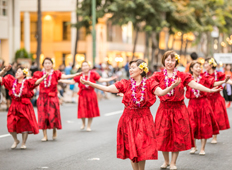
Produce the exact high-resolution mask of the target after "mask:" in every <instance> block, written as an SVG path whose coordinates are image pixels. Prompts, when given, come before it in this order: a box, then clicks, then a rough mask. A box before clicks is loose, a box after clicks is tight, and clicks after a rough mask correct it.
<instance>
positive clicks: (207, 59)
mask: <svg viewBox="0 0 232 170" xmlns="http://www.w3.org/2000/svg"><path fill="white" fill-rule="evenodd" d="M212 58H213V57H212ZM210 59H211V58H206V59H205V61H207V62H208V63H209V60H210ZM213 59H214V58H213ZM214 61H215V63H217V61H216V60H215V59H214ZM211 65H212V64H211ZM216 68H217V66H216V67H214V66H213V65H212V69H213V70H215V69H216Z"/></svg>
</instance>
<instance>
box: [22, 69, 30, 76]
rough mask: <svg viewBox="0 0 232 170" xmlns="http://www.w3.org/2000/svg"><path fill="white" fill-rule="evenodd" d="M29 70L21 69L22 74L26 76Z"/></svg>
mask: <svg viewBox="0 0 232 170" xmlns="http://www.w3.org/2000/svg"><path fill="white" fill-rule="evenodd" d="M28 73H29V71H28V69H27V68H25V69H23V74H25V75H26V76H27V75H28Z"/></svg>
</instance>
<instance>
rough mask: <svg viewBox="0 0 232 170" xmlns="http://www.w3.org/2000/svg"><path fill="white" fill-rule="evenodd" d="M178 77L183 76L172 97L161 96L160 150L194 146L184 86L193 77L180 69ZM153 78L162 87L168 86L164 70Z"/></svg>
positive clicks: (158, 144)
mask: <svg viewBox="0 0 232 170" xmlns="http://www.w3.org/2000/svg"><path fill="white" fill-rule="evenodd" d="M177 77H179V78H181V83H180V84H179V85H178V86H177V87H175V92H174V94H173V95H172V96H170V97H169V96H168V95H165V96H159V98H160V101H161V102H160V106H159V108H158V110H157V113H156V118H155V130H156V139H157V147H158V150H159V151H164V152H178V151H184V150H188V149H191V147H193V146H194V140H193V139H194V137H193V131H192V129H191V126H190V120H189V114H188V110H187V108H186V106H185V103H184V87H185V86H187V85H188V83H189V82H190V81H192V80H193V79H192V77H191V75H190V74H189V73H183V72H179V71H177ZM151 78H152V79H154V81H157V82H159V83H160V88H162V89H165V88H166V84H165V81H164V79H165V76H164V72H163V71H161V72H156V73H154V74H153V76H152V77H151ZM170 82H171V78H170ZM170 85H171V84H169V86H170Z"/></svg>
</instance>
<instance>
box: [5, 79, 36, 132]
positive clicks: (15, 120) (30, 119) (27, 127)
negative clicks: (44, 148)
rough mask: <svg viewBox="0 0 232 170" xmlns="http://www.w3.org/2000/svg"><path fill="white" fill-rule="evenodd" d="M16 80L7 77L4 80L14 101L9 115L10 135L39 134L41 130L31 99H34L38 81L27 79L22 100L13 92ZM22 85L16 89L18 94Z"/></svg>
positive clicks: (18, 85) (8, 126) (19, 84)
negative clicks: (34, 90)
mask: <svg viewBox="0 0 232 170" xmlns="http://www.w3.org/2000/svg"><path fill="white" fill-rule="evenodd" d="M14 81H15V78H14V77H13V76H11V75H7V76H5V77H4V78H2V84H3V85H4V86H5V88H6V89H7V90H9V95H10V97H11V99H12V103H11V105H10V108H9V111H8V114H7V128H8V131H9V133H12V132H16V133H23V132H28V133H29V134H32V133H33V134H38V133H39V128H38V124H37V121H36V117H35V112H34V109H33V106H32V104H31V101H30V98H32V97H33V95H34V92H33V89H34V88H35V82H36V79H26V81H25V82H24V85H23V87H24V88H23V91H22V95H21V97H20V98H18V97H15V96H14V94H13V92H12V87H13V83H14ZM20 87H21V83H18V84H17V86H16V89H15V92H16V94H19V92H20Z"/></svg>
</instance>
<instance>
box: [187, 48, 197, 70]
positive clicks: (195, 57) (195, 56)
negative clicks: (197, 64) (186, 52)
mask: <svg viewBox="0 0 232 170" xmlns="http://www.w3.org/2000/svg"><path fill="white" fill-rule="evenodd" d="M190 57H191V59H192V61H196V60H197V59H198V55H197V53H196V52H193V53H191V54H190ZM192 61H191V62H192ZM191 62H190V63H188V64H187V66H186V68H185V72H186V73H188V72H189V66H190V64H191Z"/></svg>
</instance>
